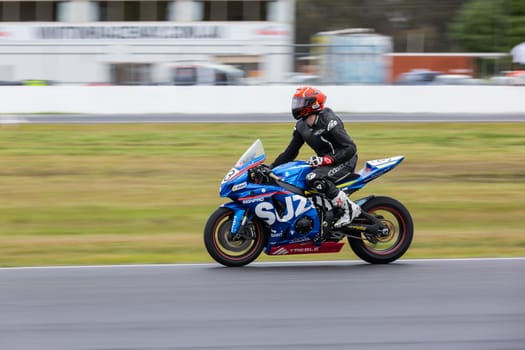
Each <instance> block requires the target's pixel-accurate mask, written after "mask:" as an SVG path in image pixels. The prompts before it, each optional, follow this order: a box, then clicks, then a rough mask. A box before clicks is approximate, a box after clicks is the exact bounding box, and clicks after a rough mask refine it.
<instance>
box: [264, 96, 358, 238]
mask: <svg viewBox="0 0 525 350" xmlns="http://www.w3.org/2000/svg"><path fill="white" fill-rule="evenodd" d="M325 101H326V95H325V94H323V93H322V92H321V91H320V90H318V89H316V88H313V87H308V86H307V87H301V88H298V89H297V90H296V91H295V94H294V95H293V98H292V114H293V117H294V118H295V119H296V120H297V123H296V124H295V128H294V130H293V135H292V140H291V141H290V144H289V145H288V147H287V148H286V149H285V150H284V152H282V153H281V154H280V155H279V156H278V157H277V159H276V160H275V161H274V162H273V163H272V164H271V166H270V167H271V168H274V167H276V166H278V165H280V164H283V163H287V162H290V161H293V160H294V159H295V157H296V156H297V155H298V154H299V150H300V148H301V147H302V146H303V144H304V143H305V142H306V143H307V144H308V145H309V146H310V147H311V148H312V149H313V150H314V151H315V153H316V155H314V156H312V157H311V158H310V159H309V161H308V163H309V164H310V166H312V167H313V168H314V169H313V170H312V171H311V172H310V173H309V174H308V175H307V177H306V182H307V185H308V186H309V187H310V188H314V189H315V190H317V191H318V192H320V193H323V194H325V195H326V197H327V198H328V199H330V201H331V203H332V204H333V205H334V206H335V207H339V208H341V209H343V214H342V216H341V217H339V219H338V220H337V221H336V223H335V224H334V227H335V228H340V227H343V226H346V225H348V224H350V223H351V222H352V220H353V219H354V218H356V217H357V216H359V214H361V208H360V207H359V206H358V205H357V204H355V203H354V202H352V201H351V200H350V199H349V198H348V196H347V195H346V194H345V193H344V192H343V191H341V190H339V189H337V187H336V185H335V183H336V182H339V181H342V180H344V179H345V178H346V177H348V176H350V175H351V174H353V172H354V169H355V166H356V163H357V147H356V145H355V143H354V141H353V140H352V139H351V138H350V136H349V135H348V133H347V132H346V130H345V128H344V125H343V122H342V121H341V119H339V117H338V116H337V115H336V114H335V113H334V112H333V111H332V110H331V109H330V108H325V107H324V104H325Z"/></svg>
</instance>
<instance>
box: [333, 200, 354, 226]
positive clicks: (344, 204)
mask: <svg viewBox="0 0 525 350" xmlns="http://www.w3.org/2000/svg"><path fill="white" fill-rule="evenodd" d="M332 204H333V205H334V206H335V207H338V208H341V209H343V215H341V217H340V218H339V219H338V220H337V221H336V222H335V224H334V227H335V228H341V227H343V226H346V225H349V224H350V223H351V222H352V220H354V219H355V218H356V217H358V216H359V215H360V214H361V207H360V206H358V205H357V204H355V203H354V202H352V201H351V200H350V198H348V196H347V195H346V194H345V193H344V192H343V191H339V193H338V194H337V197H335V198H334V199H332Z"/></svg>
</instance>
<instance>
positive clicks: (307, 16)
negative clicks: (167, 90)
mask: <svg viewBox="0 0 525 350" xmlns="http://www.w3.org/2000/svg"><path fill="white" fill-rule="evenodd" d="M302 83H312V84H313V83H315V84H321V85H322V84H330V85H338V84H411V85H415V84H418V85H422V84H447V85H448V84H455V85H457V84H497V85H525V1H523V0H441V1H433V0H368V1H364V0H327V1H314V0H244V1H224V0H172V1H164V0H141V1H112V0H109V1H89V0H70V1H38V0H37V1H34V0H15V1H12V0H7V1H6V0H3V1H0V84H2V85H33V86H34V85H261V84H302Z"/></svg>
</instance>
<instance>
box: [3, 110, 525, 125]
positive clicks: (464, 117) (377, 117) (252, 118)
mask: <svg viewBox="0 0 525 350" xmlns="http://www.w3.org/2000/svg"><path fill="white" fill-rule="evenodd" d="M340 116H341V118H342V119H343V121H344V122H350V123H351V122H358V123H363V122H367V123H368V122H371V123H374V122H381V123H384V122H397V123H402V122H407V123H424V122H465V123H468V122H525V114H402V113H352V114H349V113H341V114H340ZM292 122H293V118H292V116H291V115H290V114H262V113H261V114H237V115H235V114H196V115H192V114H149V115H148V114H107V115H94V114H93V115H91V114H28V115H24V114H21V115H5V114H4V115H1V114H0V124H18V123H32V124H104V123H292Z"/></svg>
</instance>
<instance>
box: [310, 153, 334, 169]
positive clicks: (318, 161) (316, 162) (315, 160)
mask: <svg viewBox="0 0 525 350" xmlns="http://www.w3.org/2000/svg"><path fill="white" fill-rule="evenodd" d="M333 163H334V158H332V157H330V156H322V157H321V156H311V157H310V159H309V160H308V164H310V166H312V167H314V168H317V167H318V166H323V165H331V164H333Z"/></svg>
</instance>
